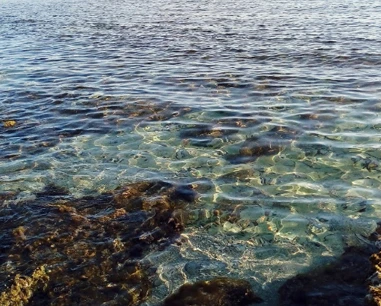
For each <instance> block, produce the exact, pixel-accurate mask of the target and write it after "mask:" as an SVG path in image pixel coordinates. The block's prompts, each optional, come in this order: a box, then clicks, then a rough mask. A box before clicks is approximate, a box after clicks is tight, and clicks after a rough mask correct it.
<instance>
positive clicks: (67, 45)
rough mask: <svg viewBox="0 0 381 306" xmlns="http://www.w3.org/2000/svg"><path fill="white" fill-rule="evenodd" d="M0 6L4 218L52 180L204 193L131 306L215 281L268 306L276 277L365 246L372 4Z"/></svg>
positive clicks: (375, 183) (380, 66)
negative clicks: (244, 288)
mask: <svg viewBox="0 0 381 306" xmlns="http://www.w3.org/2000/svg"><path fill="white" fill-rule="evenodd" d="M0 7H1V10H0V24H1V26H0V46H1V47H0V119H1V121H2V125H1V126H0V180H1V185H0V193H1V194H2V198H3V199H4V200H2V201H3V202H4V203H3V205H4V206H7V205H14V204H17V205H24V203H26V202H28V201H29V202H30V201H33V200H34V199H36V197H37V198H38V193H39V192H41V191H43V190H44V188H46V186H52V185H54V186H56V187H57V188H64V189H65V190H67V191H68V192H69V193H70V195H71V196H72V197H74V198H81V197H84V196H97V195H100V194H101V193H103V192H107V191H110V190H114V189H115V188H117V187H118V186H122V185H125V184H128V183H133V182H140V181H146V180H160V181H166V182H171V183H180V184H192V186H196V187H195V188H196V189H197V192H198V193H199V194H200V196H199V198H198V200H197V204H195V205H194V206H192V207H191V208H190V214H191V215H192V218H191V219H190V220H191V221H189V222H188V223H187V226H186V228H185V230H184V231H183V233H182V234H181V239H182V244H181V245H170V246H169V247H167V248H165V249H164V250H160V251H159V250H155V249H153V250H152V252H149V254H147V255H146V256H145V257H144V258H142V259H141V260H142V261H143V262H145V263H147V262H149V263H151V264H153V265H154V266H155V267H156V272H155V275H156V276H155V282H154V287H153V289H152V294H151V295H150V297H149V298H148V300H147V301H146V302H145V303H146V304H145V305H157V304H158V303H159V302H160V301H162V300H163V298H165V297H166V296H167V295H168V294H170V293H172V292H173V291H174V290H176V289H177V288H178V287H179V286H180V285H182V284H183V283H185V282H194V281H197V280H200V279H207V278H211V277H214V276H224V275H228V276H231V277H237V278H243V279H246V280H248V281H250V283H251V285H252V286H253V288H254V290H255V291H256V292H258V294H259V295H260V296H261V297H262V298H264V299H265V301H266V302H265V304H266V303H267V305H274V303H275V300H274V299H276V297H275V296H274V292H276V290H277V289H278V288H279V286H280V285H281V284H282V283H283V282H284V281H285V280H287V279H288V278H290V277H292V276H295V275H296V274H297V273H301V272H305V271H308V270H310V269H311V268H313V267H316V266H319V265H321V264H322V263H324V262H327V261H330V260H333V259H334V258H336V257H337V256H339V255H340V254H341V253H342V252H343V250H344V248H345V247H346V246H353V245H355V246H357V245H362V244H364V243H365V244H366V242H367V241H366V238H365V237H367V236H369V234H370V233H371V232H372V231H374V229H375V227H376V222H377V221H378V220H379V219H380V216H381V210H380V200H379V199H380V195H381V192H380V185H381V176H380V167H379V162H380V159H381V153H380V147H381V145H380V140H381V139H380V138H381V137H380V129H381V120H380V116H379V110H380V109H381V76H380V70H381V55H380V52H379V48H380V45H381V34H380V33H381V32H380V28H381V18H380V17H381V5H380V3H379V2H378V1H370V2H367V3H366V4H363V3H361V2H359V1H350V0H340V1H336V2H335V3H328V2H326V1H304V0H303V1H281V0H276V1H256V2H255V3H252V2H251V1H246V0H238V1H228V0H223V1H206V2H205V1H204V2H199V1H183V0H178V1H156V0H149V1H145V2H144V3H140V2H139V3H136V1H129V0H124V1H113V0H109V1H104V2H102V3H98V2H97V1H93V0H85V1H81V2H80V3H78V2H77V1H58V0H57V1H52V0H46V1H26V0H6V1H3V3H2V4H1V5H0ZM10 122H13V123H12V124H11V123H10ZM29 202H28V203H29ZM216 212H218V213H216ZM24 222H25V224H28V220H27V218H26V219H25V220H24ZM4 226H5V227H6V225H4ZM364 240H365V241H364ZM4 260H5V259H4ZM4 262H5V263H2V264H3V265H5V264H7V265H9V259H8V260H7V261H4Z"/></svg>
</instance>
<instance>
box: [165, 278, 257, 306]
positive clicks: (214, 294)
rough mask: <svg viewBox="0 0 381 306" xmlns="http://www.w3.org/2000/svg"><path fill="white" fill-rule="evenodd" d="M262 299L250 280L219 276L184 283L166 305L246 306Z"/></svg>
mask: <svg viewBox="0 0 381 306" xmlns="http://www.w3.org/2000/svg"><path fill="white" fill-rule="evenodd" d="M262 301H263V300H262V299H261V298H260V297H258V296H256V295H255V294H254V292H253V291H252V289H251V286H250V283H249V282H247V281H245V280H240V279H233V278H227V277H217V278H214V279H212V280H206V281H198V282H196V283H194V284H185V285H182V286H181V287H180V289H179V290H178V291H177V292H176V293H174V294H172V295H171V296H169V297H167V298H166V299H165V301H164V306H191V305H197V306H245V305H251V304H253V303H260V302H262Z"/></svg>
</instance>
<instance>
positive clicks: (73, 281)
mask: <svg viewBox="0 0 381 306" xmlns="http://www.w3.org/2000/svg"><path fill="white" fill-rule="evenodd" d="M49 191H50V192H49ZM196 198H197V193H196V191H195V190H194V189H193V187H192V186H191V185H175V184H172V183H168V182H163V181H154V182H138V183H133V184H129V185H127V186H124V187H121V188H118V189H117V190H115V191H113V192H110V193H106V194H103V195H100V196H97V197H84V198H80V199H71V198H70V196H69V195H65V193H64V191H63V190H60V189H57V188H51V187H50V189H49V190H47V191H46V192H42V193H40V194H39V195H38V197H37V199H36V200H35V201H31V202H26V203H22V204H17V205H9V206H8V207H4V209H2V211H1V213H0V221H1V234H0V236H1V240H2V245H1V255H0V284H1V285H0V291H1V292H2V293H1V295H0V304H1V305H26V304H28V305H90V304H94V302H95V303H96V304H99V305H100V304H102V305H139V304H140V303H141V302H142V301H144V300H145V299H146V297H147V296H148V295H149V293H150V288H151V286H152V284H151V276H152V275H153V274H154V272H155V268H154V267H147V266H143V265H142V264H141V262H140V261H139V259H140V258H142V257H143V256H144V255H145V254H147V253H148V252H149V251H150V250H157V249H159V250H160V249H162V248H165V247H166V246H167V245H168V244H170V243H172V241H173V240H174V239H175V237H176V236H177V235H178V234H179V232H181V230H182V229H183V222H184V220H183V219H182V216H183V214H182V211H183V210H185V209H186V207H187V205H191V203H194V202H195V200H196Z"/></svg>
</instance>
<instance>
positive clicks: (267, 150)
mask: <svg viewBox="0 0 381 306" xmlns="http://www.w3.org/2000/svg"><path fill="white" fill-rule="evenodd" d="M297 134H298V131H297V130H293V129H290V128H288V127H284V126H276V127H274V128H272V129H271V130H269V131H267V132H265V133H263V134H260V135H254V136H251V137H249V138H247V139H246V140H245V141H244V142H243V143H242V145H241V148H240V149H239V153H238V154H235V155H228V156H227V159H228V160H229V161H230V162H231V163H233V164H238V163H246V162H252V161H255V160H256V159H257V158H258V157H260V156H263V155H275V154H278V153H279V152H280V151H282V150H283V149H284V148H285V147H286V146H288V145H289V144H290V143H291V141H292V140H293V139H295V137H296V136H297Z"/></svg>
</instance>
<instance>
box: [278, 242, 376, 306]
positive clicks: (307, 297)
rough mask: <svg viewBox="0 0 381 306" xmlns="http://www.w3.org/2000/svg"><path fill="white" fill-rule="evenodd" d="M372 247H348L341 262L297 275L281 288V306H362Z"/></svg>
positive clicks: (369, 270)
mask: <svg viewBox="0 0 381 306" xmlns="http://www.w3.org/2000/svg"><path fill="white" fill-rule="evenodd" d="M372 250H373V249H372V248H366V249H359V248H348V249H347V250H346V251H345V252H344V254H343V255H342V256H341V257H340V258H339V260H338V261H336V262H334V263H331V264H329V265H327V266H324V267H321V268H318V269H315V270H313V271H311V272H309V273H306V274H303V275H297V276H295V277H294V278H292V279H289V280H288V281H286V283H285V284H284V285H283V286H282V287H281V288H280V289H279V294H280V303H279V305H281V306H291V305H292V306H298V305H300V306H301V305H303V306H306V305H308V306H315V305H316V306H324V305H327V306H328V305H329V306H336V305H337V306H341V305H343V306H344V305H345V306H347V305H351V306H360V305H361V306H363V305H366V304H365V296H366V294H367V287H366V279H367V278H368V277H369V275H370V274H371V271H372V270H371V265H370V262H369V260H368V258H369V256H370V254H371V253H372Z"/></svg>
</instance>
